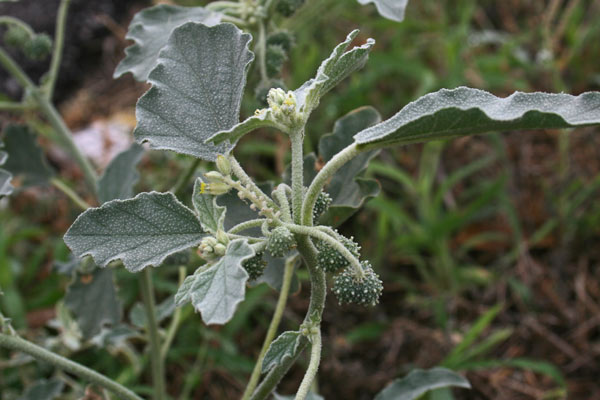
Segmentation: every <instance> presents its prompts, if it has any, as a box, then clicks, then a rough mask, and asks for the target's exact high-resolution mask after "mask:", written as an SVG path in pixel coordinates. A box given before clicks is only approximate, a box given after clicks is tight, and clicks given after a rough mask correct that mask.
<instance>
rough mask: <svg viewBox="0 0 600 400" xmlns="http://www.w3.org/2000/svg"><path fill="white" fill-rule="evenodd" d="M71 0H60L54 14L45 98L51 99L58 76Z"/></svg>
mask: <svg viewBox="0 0 600 400" xmlns="http://www.w3.org/2000/svg"><path fill="white" fill-rule="evenodd" d="M70 3H71V0H62V1H61V2H60V7H59V8H58V15H57V16H56V33H55V35H54V49H53V51H52V61H51V62H50V70H49V71H48V81H47V82H46V88H47V90H46V98H47V99H48V100H50V101H52V95H53V94H54V87H55V86H56V79H57V77H58V70H59V68H60V61H61V59H62V55H63V48H64V44H65V26H66V23H67V10H68V9H69V4H70Z"/></svg>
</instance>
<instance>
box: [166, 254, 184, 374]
mask: <svg viewBox="0 0 600 400" xmlns="http://www.w3.org/2000/svg"><path fill="white" fill-rule="evenodd" d="M185 275H186V268H185V266H183V267H179V286H181V285H182V284H183V281H184V280H185ZM181 310H182V308H181V307H175V311H174V312H173V318H171V323H170V324H169V328H168V329H167V336H166V337H165V340H164V342H163V344H162V347H161V349H160V358H161V359H162V365H165V361H166V359H167V354H168V353H169V349H170V348H171V344H172V343H173V339H175V335H176V334H177V329H179V324H180V323H181Z"/></svg>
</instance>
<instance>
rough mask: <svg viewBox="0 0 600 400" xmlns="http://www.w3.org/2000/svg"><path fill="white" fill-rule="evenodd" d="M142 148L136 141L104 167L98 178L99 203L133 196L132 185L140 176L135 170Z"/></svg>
mask: <svg viewBox="0 0 600 400" xmlns="http://www.w3.org/2000/svg"><path fill="white" fill-rule="evenodd" d="M143 154H144V148H143V147H142V146H140V145H139V144H137V143H133V144H132V145H131V147H130V148H129V149H127V150H125V151H123V152H121V153H119V154H118V155H117V156H116V157H115V158H114V159H113V160H112V161H111V162H110V164H109V165H108V167H106V171H104V174H103V175H102V177H101V178H100V179H99V180H98V199H99V201H100V203H106V202H107V201H111V200H117V199H120V200H124V199H129V198H131V197H133V186H134V185H135V184H136V182H137V181H138V179H139V178H140V174H139V173H138V172H137V170H136V168H135V167H136V166H137V164H138V163H139V162H140V160H141V159H142V155H143Z"/></svg>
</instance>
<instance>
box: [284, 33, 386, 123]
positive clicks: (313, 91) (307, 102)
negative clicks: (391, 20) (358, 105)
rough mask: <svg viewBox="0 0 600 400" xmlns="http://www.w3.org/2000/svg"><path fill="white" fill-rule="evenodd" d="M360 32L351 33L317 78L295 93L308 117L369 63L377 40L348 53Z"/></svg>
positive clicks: (330, 57)
mask: <svg viewBox="0 0 600 400" xmlns="http://www.w3.org/2000/svg"><path fill="white" fill-rule="evenodd" d="M358 32H359V31H358V29H355V30H354V31H352V32H350V33H349V34H348V36H347V37H346V40H345V41H343V42H342V43H340V44H339V45H337V46H336V47H335V49H333V52H332V53H331V55H330V56H329V58H327V59H326V60H325V61H323V62H322V63H321V65H320V66H319V69H318V70H317V75H316V76H315V78H313V79H310V80H309V81H307V82H305V83H304V84H303V85H302V86H301V87H299V88H298V89H296V90H295V91H294V93H295V94H296V98H297V102H298V108H299V109H300V110H302V109H303V110H304V113H305V114H306V115H308V114H310V112H311V111H312V110H314V109H315V108H316V107H317V106H318V105H319V100H320V99H321V97H323V96H324V95H325V94H326V93H327V92H329V91H330V90H331V89H333V88H334V87H335V86H337V85H338V84H339V83H340V82H341V81H342V80H344V79H345V78H346V77H347V76H348V75H350V74H351V73H352V72H354V71H356V70H358V69H360V68H362V67H363V66H364V65H365V63H366V62H367V59H368V57H369V52H370V51H371V48H372V47H373V45H375V40H373V39H370V38H369V39H367V42H366V43H365V44H363V45H362V46H360V47H354V48H353V49H352V50H349V51H346V50H347V49H348V46H350V43H351V42H352V41H353V40H354V38H355V37H356V36H357V35H358Z"/></svg>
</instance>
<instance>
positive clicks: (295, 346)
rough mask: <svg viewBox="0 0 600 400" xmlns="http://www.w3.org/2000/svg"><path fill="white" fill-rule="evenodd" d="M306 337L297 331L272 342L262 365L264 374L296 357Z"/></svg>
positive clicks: (282, 335) (285, 334)
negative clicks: (286, 360)
mask: <svg viewBox="0 0 600 400" xmlns="http://www.w3.org/2000/svg"><path fill="white" fill-rule="evenodd" d="M303 338H304V336H302V333H300V332H296V331H287V332H283V333H282V334H281V335H279V337H278V338H277V339H275V340H274V341H273V342H271V345H270V346H269V349H268V350H267V352H266V353H265V358H264V359H263V364H262V373H263V374H264V373H267V372H269V371H270V370H271V368H274V367H276V366H277V365H279V364H281V363H282V362H283V361H284V360H285V359H286V358H290V357H295V356H296V354H298V352H299V351H300V349H301V347H300V345H301V344H302V340H303Z"/></svg>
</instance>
